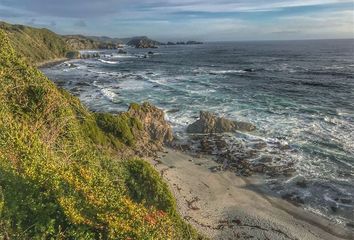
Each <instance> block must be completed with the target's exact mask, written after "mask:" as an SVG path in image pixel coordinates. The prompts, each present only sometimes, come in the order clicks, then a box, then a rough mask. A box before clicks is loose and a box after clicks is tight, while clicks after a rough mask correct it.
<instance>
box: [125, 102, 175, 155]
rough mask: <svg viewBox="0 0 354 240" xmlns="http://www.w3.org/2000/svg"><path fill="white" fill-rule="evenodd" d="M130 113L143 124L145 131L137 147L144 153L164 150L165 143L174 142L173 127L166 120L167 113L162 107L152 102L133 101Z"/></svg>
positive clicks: (148, 153)
mask: <svg viewBox="0 0 354 240" xmlns="http://www.w3.org/2000/svg"><path fill="white" fill-rule="evenodd" d="M128 113H129V114H130V116H132V117H135V118H137V119H138V120H139V121H140V122H141V123H142V124H143V127H144V131H143V133H142V135H141V136H139V137H138V138H139V140H138V142H137V145H138V146H137V149H138V150H140V152H141V154H142V155H150V154H152V153H154V152H155V151H159V150H162V147H163V145H164V144H170V143H171V142H172V140H173V134H172V128H171V126H170V125H169V124H168V122H167V121H166V120H165V114H164V112H163V111H162V110H161V109H159V108H157V107H155V106H153V105H152V104H150V103H143V104H142V105H138V104H135V103H133V104H131V105H130V107H129V109H128Z"/></svg>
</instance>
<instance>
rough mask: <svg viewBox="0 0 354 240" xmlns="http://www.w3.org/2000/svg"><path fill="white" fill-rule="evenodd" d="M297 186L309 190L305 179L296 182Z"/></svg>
mask: <svg viewBox="0 0 354 240" xmlns="http://www.w3.org/2000/svg"><path fill="white" fill-rule="evenodd" d="M296 186H299V187H301V188H307V181H306V180H305V179H301V180H298V181H297V182H296Z"/></svg>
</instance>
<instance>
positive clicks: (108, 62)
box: [98, 59, 119, 64]
mask: <svg viewBox="0 0 354 240" xmlns="http://www.w3.org/2000/svg"><path fill="white" fill-rule="evenodd" d="M98 61H100V62H102V63H107V64H119V62H118V61H109V60H104V59H98Z"/></svg>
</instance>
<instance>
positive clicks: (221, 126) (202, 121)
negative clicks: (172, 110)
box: [187, 111, 256, 133]
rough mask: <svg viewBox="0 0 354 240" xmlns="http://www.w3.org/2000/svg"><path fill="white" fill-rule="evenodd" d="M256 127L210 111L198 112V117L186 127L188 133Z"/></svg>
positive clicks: (233, 130) (248, 129) (229, 130)
mask: <svg viewBox="0 0 354 240" xmlns="http://www.w3.org/2000/svg"><path fill="white" fill-rule="evenodd" d="M255 129H256V127H255V126H254V125H253V124H251V123H248V122H239V121H232V120H228V119H226V118H223V117H217V116H216V115H215V114H213V113H210V112H203V111H201V112H200V116H199V119H198V120H197V121H196V122H194V123H192V124H190V125H189V126H188V127H187V132H188V133H223V132H236V131H253V130H255Z"/></svg>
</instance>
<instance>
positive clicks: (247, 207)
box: [150, 148, 354, 240]
mask: <svg viewBox="0 0 354 240" xmlns="http://www.w3.org/2000/svg"><path fill="white" fill-rule="evenodd" d="M150 162H151V163H152V164H153V165H154V167H155V168H156V169H157V170H158V171H159V172H160V174H161V176H162V177H163V178H164V180H165V181H166V182H167V183H168V185H169V187H170V189H171V191H172V192H173V194H174V196H175V199H176V201H177V206H178V209H179V211H180V213H181V215H182V216H183V217H184V218H185V220H186V221H187V222H189V223H190V224H191V225H193V226H194V227H195V228H196V229H197V230H199V231H200V232H201V233H202V234H204V235H206V236H207V237H209V238H211V239H249V238H251V237H253V238H255V239H272V240H273V239H299V240H300V239H301V240H302V239H321V240H322V239H328V240H335V239H353V238H354V232H353V231H351V230H349V229H346V228H344V227H342V226H340V225H336V224H334V223H332V222H330V221H329V220H327V219H325V218H323V217H321V216H318V215H315V214H314V213H311V212H308V211H306V210H304V209H302V208H301V207H296V206H294V205H293V204H291V203H289V202H288V201H286V200H283V199H281V198H279V197H277V196H275V195H273V194H272V193H271V192H268V191H265V190H264V189H262V183H261V182H260V181H259V180H258V179H257V178H256V177H249V178H244V177H239V176H236V174H234V173H232V172H230V171H224V172H212V171H211V170H210V169H209V168H212V167H215V166H218V164H217V163H216V162H214V161H213V160H212V159H210V158H208V157H205V156H202V157H201V158H196V157H192V156H190V155H188V154H185V153H183V152H180V151H176V150H174V149H169V148H166V149H165V152H164V153H161V154H160V155H159V158H158V159H155V160H150Z"/></svg>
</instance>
